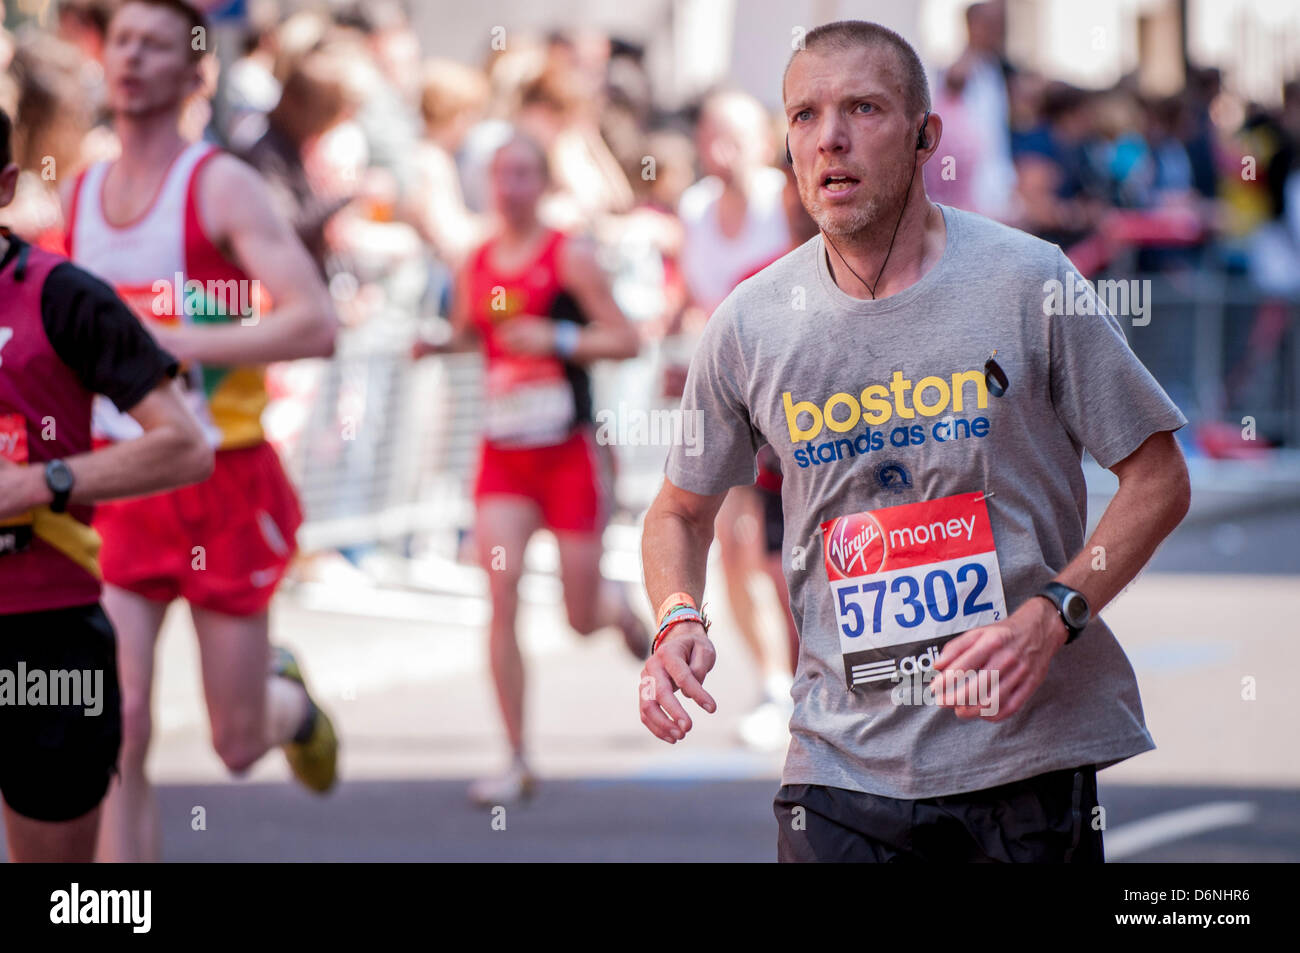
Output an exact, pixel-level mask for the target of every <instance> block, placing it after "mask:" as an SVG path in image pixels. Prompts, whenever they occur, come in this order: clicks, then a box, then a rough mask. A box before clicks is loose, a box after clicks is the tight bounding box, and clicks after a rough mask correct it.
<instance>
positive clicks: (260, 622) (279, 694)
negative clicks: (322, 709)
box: [190, 606, 308, 774]
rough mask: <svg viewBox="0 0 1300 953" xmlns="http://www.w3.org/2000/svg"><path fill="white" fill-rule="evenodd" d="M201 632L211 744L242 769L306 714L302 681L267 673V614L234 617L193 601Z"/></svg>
mask: <svg viewBox="0 0 1300 953" xmlns="http://www.w3.org/2000/svg"><path fill="white" fill-rule="evenodd" d="M190 613H191V615H192V616H193V618H194V630H195V632H197V633H198V637H199V658H200V662H201V665H202V669H203V693H204V696H205V698H206V699H207V703H208V718H209V720H210V722H211V724H212V746H213V748H214V749H215V750H216V752H217V755H218V756H219V757H220V758H221V760H222V762H223V763H224V764H225V766H226V767H227V768H228V769H229V770H230V771H232V772H234V773H236V774H238V773H240V772H243V771H247V770H248V769H249V768H251V767H252V766H253V765H254V764H255V763H256V762H257V760H258V759H259V758H261V757H262V755H264V754H266V752H267V751H269V750H270V749H271V748H274V747H277V746H279V745H282V744H285V743H286V742H288V741H289V740H291V739H292V738H293V736H294V734H295V733H296V732H297V731H298V729H299V728H300V727H301V726H302V724H303V722H304V721H305V719H306V718H307V714H308V702H307V693H306V692H305V691H304V690H303V688H302V686H301V685H298V684H297V683H296V682H291V681H289V680H288V679H284V678H279V677H276V676H274V675H270V674H268V670H269V666H270V658H271V643H270V624H269V616H268V614H267V613H266V612H265V611H263V612H260V613H258V614H256V615H252V616H231V615H225V614H223V613H220V612H213V611H211V610H210V609H201V608H199V607H198V606H191V607H190Z"/></svg>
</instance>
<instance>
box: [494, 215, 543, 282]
mask: <svg viewBox="0 0 1300 953" xmlns="http://www.w3.org/2000/svg"><path fill="white" fill-rule="evenodd" d="M547 231H548V229H547V228H546V226H544V225H543V224H542V223H541V222H539V221H537V220H536V219H534V220H533V224H532V226H531V227H530V228H526V229H522V230H517V229H513V228H511V227H510V226H509V225H506V226H505V227H503V228H502V230H501V232H500V233H499V234H498V235H497V239H496V242H495V243H494V247H493V248H492V263H493V264H494V265H495V266H496V267H498V268H500V269H501V270H503V271H517V270H518V269H519V268H520V267H522V265H524V264H527V263H528V262H529V261H531V260H532V259H533V258H535V257H537V255H538V253H539V252H540V250H541V246H542V241H543V240H544V239H545V237H546V233H547Z"/></svg>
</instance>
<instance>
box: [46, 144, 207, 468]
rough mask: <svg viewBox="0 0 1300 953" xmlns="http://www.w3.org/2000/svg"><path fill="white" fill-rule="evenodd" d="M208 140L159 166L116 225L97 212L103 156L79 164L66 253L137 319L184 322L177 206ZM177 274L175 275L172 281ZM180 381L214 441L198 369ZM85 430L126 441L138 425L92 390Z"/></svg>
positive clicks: (181, 212) (181, 222) (189, 368)
mask: <svg viewBox="0 0 1300 953" xmlns="http://www.w3.org/2000/svg"><path fill="white" fill-rule="evenodd" d="M215 148H216V147H215V146H213V145H212V144H210V143H207V142H196V143H194V144H193V145H191V146H189V147H187V148H186V149H185V151H184V152H182V153H181V154H180V155H179V156H178V157H177V158H176V160H175V161H174V162H173V163H172V167H171V169H170V170H168V172H167V177H166V179H164V180H163V184H162V188H161V189H159V190H158V194H157V196H156V197H155V198H154V201H153V204H151V205H150V206H149V208H148V209H147V210H146V211H145V213H144V214H143V215H142V216H140V217H139V218H137V219H136V220H135V221H134V222H131V223H129V224H127V225H124V226H122V227H120V228H119V227H117V226H114V225H110V224H109V223H108V221H107V220H106V219H105V218H104V200H103V193H104V178H105V176H106V175H107V174H108V169H109V165H110V163H108V162H97V163H95V164H94V165H92V166H91V167H90V168H89V169H87V170H86V174H85V177H84V178H83V179H82V182H81V189H80V191H79V193H78V194H77V204H76V220H75V221H74V222H73V227H72V252H73V256H74V259H75V261H76V263H77V264H78V265H80V266H81V267H82V268H84V269H86V270H87V271H89V272H90V273H91V274H93V275H95V276H96V277H98V278H100V279H102V280H103V281H105V282H107V283H108V284H110V285H112V286H113V289H114V290H115V291H116V292H117V294H118V296H119V297H120V298H121V299H122V300H123V301H125V302H126V303H127V304H128V305H129V306H130V307H131V309H132V310H134V311H135V313H136V314H137V315H138V316H139V317H140V319H141V321H143V322H145V324H146V326H147V325H148V324H149V323H150V322H157V323H159V324H164V325H165V324H175V323H177V322H178V321H185V322H187V323H188V322H189V320H190V316H189V315H188V314H187V313H186V309H185V297H186V296H185V294H184V291H183V289H184V287H185V285H184V282H185V280H186V277H187V276H186V254H185V247H186V246H185V208H186V201H187V198H188V196H189V189H190V179H191V178H192V177H193V175H194V168H195V166H196V165H198V163H199V161H200V160H201V159H202V158H203V157H204V156H206V155H207V154H208V153H209V152H212V151H213V150H214V149H215ZM178 275H179V276H180V278H179V280H180V282H181V284H180V286H179V287H176V282H177V280H178V278H177V276H178ZM181 383H182V385H183V386H184V388H185V393H186V398H187V401H188V403H189V404H190V406H191V408H192V409H193V410H194V412H195V415H196V416H197V417H198V419H199V422H200V423H201V424H202V425H203V430H204V433H205V434H206V435H207V436H208V439H209V441H210V442H211V444H212V445H213V446H214V447H215V446H219V445H220V443H221V439H222V438H221V432H220V430H218V429H217V426H216V424H214V423H213V421H212V415H211V414H210V413H209V411H208V406H207V400H206V398H205V396H204V391H203V376H202V368H200V367H199V366H198V365H197V364H195V363H192V362H191V363H187V364H186V365H185V366H184V367H183V368H182V379H181ZM93 429H94V432H95V435H96V436H97V437H101V438H106V439H109V440H130V439H133V438H135V437H138V436H140V434H141V433H142V430H141V428H140V425H139V424H138V423H136V422H135V420H134V419H133V418H131V417H130V416H128V415H127V414H124V413H122V412H121V411H119V410H118V409H117V408H116V407H114V406H113V403H112V402H111V401H110V400H108V399H107V398H105V397H103V396H96V397H95V404H94V413H93Z"/></svg>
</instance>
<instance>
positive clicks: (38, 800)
mask: <svg viewBox="0 0 1300 953" xmlns="http://www.w3.org/2000/svg"><path fill="white" fill-rule="evenodd" d="M10 133H11V125H10V122H9V117H8V116H6V115H5V114H4V112H0V208H3V207H4V206H6V205H8V204H9V203H10V202H11V201H12V200H13V197H14V190H15V188H16V186H17V183H18V166H17V165H15V164H14V163H13V162H12V152H11V148H10ZM176 370H177V363H176V360H175V359H174V358H173V357H172V356H171V355H169V354H167V353H166V352H164V351H162V350H161V349H160V348H159V347H158V345H157V344H156V343H155V342H154V340H153V339H152V338H151V337H150V336H149V335H148V333H147V332H145V331H144V329H143V328H142V327H141V326H140V324H139V322H138V321H137V320H136V318H135V316H134V315H132V314H131V312H130V311H129V310H128V309H127V307H126V306H125V305H124V304H123V303H122V302H121V301H120V300H119V299H118V298H117V296H116V295H114V294H113V292H112V291H110V290H109V288H108V286H107V285H105V284H103V283H102V282H100V281H98V280H97V279H95V278H92V277H91V276H90V275H88V274H86V272H84V271H82V270H81V269H79V268H77V267H75V266H74V265H72V264H70V263H69V262H67V261H66V260H64V259H62V258H60V257H58V256H57V255H52V254H50V253H48V252H45V251H42V250H40V249H37V248H33V247H32V246H31V245H29V244H27V243H26V242H24V241H22V240H21V239H19V238H18V237H16V236H15V235H13V234H12V233H10V232H9V230H8V229H4V228H0V632H3V638H0V794H3V796H4V801H5V807H4V820H5V827H6V830H7V834H8V843H9V857H10V859H11V860H15V861H27V860H32V861H56V860H57V861H89V860H91V859H92V858H93V856H94V849H95V838H96V836H97V833H98V829H99V805H100V801H101V800H102V799H103V797H104V792H105V791H106V790H107V789H108V782H109V778H110V776H111V774H112V772H113V771H114V770H115V769H116V765H117V758H118V751H119V748H120V745H121V729H122V714H121V704H120V696H119V691H118V680H117V664H116V647H115V638H114V634H113V628H112V626H111V625H110V624H109V622H108V619H107V617H106V616H105V615H104V613H103V610H102V609H101V608H100V606H99V596H100V576H99V564H98V558H97V557H98V552H99V537H98V536H97V535H96V534H95V532H94V531H93V530H92V529H91V528H90V518H91V512H92V508H91V506H90V504H92V503H94V502H96V501H98V500H105V499H110V498H115V497H125V496H136V495H139V494H143V493H152V492H156V491H159V490H164V489H170V488H172V487H174V486H179V485H182V484H185V483H192V482H194V481H197V480H202V479H205V478H206V477H207V476H208V474H209V473H211V471H212V457H213V455H212V451H211V449H210V448H209V447H208V444H207V441H206V440H205V439H204V436H203V432H202V430H200V428H199V423H198V420H197V419H196V418H195V417H194V415H193V414H192V413H191V412H190V410H189V409H188V408H187V407H186V406H185V404H184V402H183V399H182V398H181V396H180V393H179V391H178V390H177V389H176V386H175V384H174V383H173V381H172V378H173V377H175V375H176ZM94 394H103V395H104V396H105V397H107V398H108V399H110V400H111V401H112V402H113V403H114V404H115V405H116V406H117V408H118V409H119V410H121V411H123V412H124V413H128V414H130V415H131V416H132V417H133V418H134V419H135V420H136V421H137V422H138V423H139V424H140V426H141V428H142V429H143V431H144V434H143V436H141V438H140V439H139V440H136V441H134V442H130V443H123V444H119V445H117V446H114V447H112V448H109V449H107V450H104V451H102V452H99V453H94V454H91V453H90V449H91V442H90V416H91V414H90V407H91V398H92V396H93V395H94Z"/></svg>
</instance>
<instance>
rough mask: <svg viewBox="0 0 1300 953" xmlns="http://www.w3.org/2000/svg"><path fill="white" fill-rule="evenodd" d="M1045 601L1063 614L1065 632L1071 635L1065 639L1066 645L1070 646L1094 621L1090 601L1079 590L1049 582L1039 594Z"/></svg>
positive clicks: (1059, 583)
mask: <svg viewBox="0 0 1300 953" xmlns="http://www.w3.org/2000/svg"><path fill="white" fill-rule="evenodd" d="M1038 595H1040V596H1042V597H1043V598H1044V599H1046V600H1048V601H1049V602H1051V603H1052V605H1054V606H1056V611H1057V612H1059V613H1061V620H1062V621H1063V622H1064V623H1065V630H1066V632H1068V633H1069V634H1068V635H1067V636H1066V637H1065V644H1066V645H1069V644H1070V643H1071V642H1073V641H1074V640H1075V639H1077V638H1078V637H1079V633H1080V632H1082V631H1083V630H1084V629H1085V628H1086V627H1087V625H1088V622H1089V621H1090V620H1091V619H1092V609H1090V608H1089V607H1088V600H1087V599H1086V598H1085V597H1084V595H1083V593H1082V592H1080V591H1079V590H1078V589H1071V588H1070V587H1069V586H1067V585H1065V584H1064V583H1061V582H1049V583H1048V584H1047V585H1045V586H1044V587H1043V588H1042V590H1041V591H1040V592H1039V593H1038Z"/></svg>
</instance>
